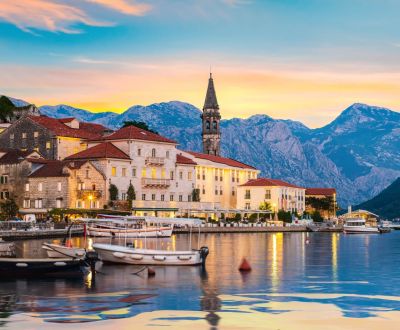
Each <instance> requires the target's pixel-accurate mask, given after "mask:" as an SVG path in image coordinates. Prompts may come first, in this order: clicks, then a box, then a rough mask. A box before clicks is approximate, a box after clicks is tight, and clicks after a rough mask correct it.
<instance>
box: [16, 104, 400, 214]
mask: <svg viewBox="0 0 400 330" xmlns="http://www.w3.org/2000/svg"><path fill="white" fill-rule="evenodd" d="M11 100H12V101H13V102H14V104H15V105H17V103H18V104H21V103H22V104H23V102H24V101H22V100H16V99H11ZM40 112H41V113H42V114H44V115H47V116H51V117H56V118H60V117H76V118H77V119H78V120H82V121H90V122H96V123H99V124H103V125H105V126H107V127H109V128H112V129H116V128H118V127H120V126H121V125H122V124H123V122H124V121H129V120H136V121H143V122H145V123H147V124H148V125H149V127H150V128H152V129H154V130H156V131H157V132H159V133H160V134H162V135H164V136H166V137H169V138H171V139H173V140H176V141H178V142H179V146H178V147H179V148H180V149H183V150H193V151H201V118H200V114H201V110H200V109H198V108H196V107H195V106H193V105H191V104H188V103H185V102H180V101H171V102H163V103H155V104H151V105H148V106H140V105H135V106H132V107H130V108H129V109H127V110H126V111H124V112H122V113H114V112H99V113H93V112H90V111H87V110H84V109H77V108H74V107H71V106H68V105H55V106H42V107H40ZM221 130H222V136H223V138H222V141H221V143H222V145H221V149H222V155H223V156H227V157H231V158H235V159H237V160H239V161H243V162H246V163H248V164H249V165H252V166H255V167H257V168H258V169H260V170H261V175H262V176H267V177H272V178H279V179H283V180H286V181H289V182H292V183H294V184H298V185H301V186H304V187H318V186H319V187H335V188H336V189H337V191H338V200H339V205H340V206H341V207H342V208H344V209H346V208H347V206H348V205H354V204H358V203H360V202H362V201H365V200H368V199H370V198H372V197H374V196H375V195H377V194H378V193H380V192H381V191H382V190H383V189H384V188H385V187H387V186H388V185H390V184H391V183H392V182H393V181H394V180H396V179H397V178H398V177H400V113H398V112H396V111H392V110H389V109H385V108H380V107H375V106H369V105H366V104H360V103H355V104H353V105H351V106H350V107H348V108H347V109H346V110H344V111H343V112H342V113H341V114H340V115H339V116H338V117H337V118H336V119H335V120H334V121H332V122H331V123H330V124H328V125H326V126H324V127H321V128H317V129H310V128H308V127H307V126H305V125H303V124H302V123H300V122H296V121H292V120H281V119H274V118H271V117H269V116H267V115H255V116H251V117H249V118H246V119H238V118H232V119H225V120H222V121H221Z"/></svg>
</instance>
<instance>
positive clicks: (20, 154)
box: [0, 148, 35, 164]
mask: <svg viewBox="0 0 400 330" xmlns="http://www.w3.org/2000/svg"><path fill="white" fill-rule="evenodd" d="M0 152H1V153H4V155H3V156H1V157H0V164H17V163H20V162H21V161H23V160H24V159H25V158H26V157H28V156H29V155H30V154H32V153H34V152H35V151H21V150H19V149H11V148H0Z"/></svg>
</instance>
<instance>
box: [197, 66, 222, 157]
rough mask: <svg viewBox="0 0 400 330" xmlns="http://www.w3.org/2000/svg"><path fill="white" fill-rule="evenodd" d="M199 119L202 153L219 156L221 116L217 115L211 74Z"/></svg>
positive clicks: (217, 106)
mask: <svg viewBox="0 0 400 330" xmlns="http://www.w3.org/2000/svg"><path fill="white" fill-rule="evenodd" d="M201 119H202V138H203V153H205V154H209V155H215V156H219V155H220V152H221V146H220V144H221V129H220V120H221V115H220V113H219V105H218V101H217V95H216V93H215V88H214V81H213V78H212V74H211V73H210V79H209V80H208V87H207V94H206V99H205V101H204V107H203V113H202V115H201Z"/></svg>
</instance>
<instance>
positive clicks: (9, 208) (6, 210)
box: [0, 199, 19, 220]
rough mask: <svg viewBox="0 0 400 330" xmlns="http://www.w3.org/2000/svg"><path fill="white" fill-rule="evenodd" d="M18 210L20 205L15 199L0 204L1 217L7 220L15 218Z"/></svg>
mask: <svg viewBox="0 0 400 330" xmlns="http://www.w3.org/2000/svg"><path fill="white" fill-rule="evenodd" d="M18 209H19V208H18V205H17V203H15V201H14V200H13V199H7V200H6V201H5V202H3V203H1V204H0V212H1V215H2V217H4V218H6V219H7V220H9V219H10V218H12V217H15V216H16V215H17V213H18Z"/></svg>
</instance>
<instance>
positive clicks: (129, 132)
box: [103, 126, 176, 144]
mask: <svg viewBox="0 0 400 330" xmlns="http://www.w3.org/2000/svg"><path fill="white" fill-rule="evenodd" d="M103 139H104V140H122V139H124V140H125V139H128V140H145V141H156V142H166V143H174V144H176V141H174V140H170V139H167V138H166V137H163V136H161V135H158V134H155V133H152V132H149V131H146V130H144V129H142V128H139V127H136V126H127V127H123V128H120V129H119V130H118V131H116V132H114V133H112V134H110V135H107V136H106V137H104V138H103Z"/></svg>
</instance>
